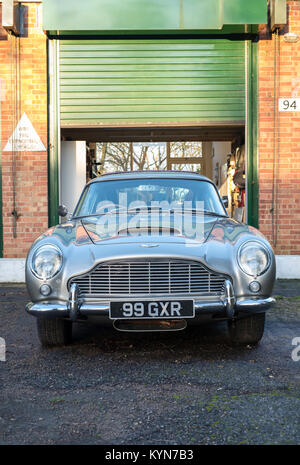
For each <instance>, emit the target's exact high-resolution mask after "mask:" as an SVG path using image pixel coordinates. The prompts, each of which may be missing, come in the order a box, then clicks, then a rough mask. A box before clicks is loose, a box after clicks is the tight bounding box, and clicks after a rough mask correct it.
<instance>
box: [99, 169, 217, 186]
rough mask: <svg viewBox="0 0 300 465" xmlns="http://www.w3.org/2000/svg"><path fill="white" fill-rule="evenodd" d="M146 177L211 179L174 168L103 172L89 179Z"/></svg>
mask: <svg viewBox="0 0 300 465" xmlns="http://www.w3.org/2000/svg"><path fill="white" fill-rule="evenodd" d="M130 178H131V179H136V178H140V179H143V178H144V179H147V178H149V179H150V178H185V179H196V180H197V181H209V182H213V181H212V180H211V179H209V178H207V177H205V176H203V175H202V174H199V173H195V172H194V171H174V170H141V171H116V172H113V173H105V174H102V175H101V176H99V177H97V178H94V179H92V180H91V181H90V183H93V182H101V181H111V180H113V181H115V180H117V179H130Z"/></svg>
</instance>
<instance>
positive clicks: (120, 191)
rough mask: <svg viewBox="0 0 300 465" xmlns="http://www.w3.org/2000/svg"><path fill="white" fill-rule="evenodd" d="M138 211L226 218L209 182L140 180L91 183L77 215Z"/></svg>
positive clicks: (166, 179)
mask: <svg viewBox="0 0 300 465" xmlns="http://www.w3.org/2000/svg"><path fill="white" fill-rule="evenodd" d="M137 209H149V210H150V209H151V210H152V209H154V210H157V209H159V210H177V209H184V210H189V211H190V210H193V211H198V210H199V211H206V212H207V213H215V214H217V215H222V216H225V215H226V211H225V209H224V207H223V204H222V202H221V200H220V197H219V195H218V193H217V190H216V188H215V187H214V185H213V184H211V183H210V182H208V181H205V180H193V179H178V178H177V179H175V178H156V179H151V178H138V179H118V180H115V181H114V180H113V181H111V180H110V181H101V182H94V183H92V184H89V185H88V186H87V187H86V188H85V190H84V192H83V195H82V197H81V199H80V201H79V204H78V206H77V208H76V210H75V212H74V216H75V217H77V216H80V217H81V216H88V215H98V214H104V213H108V212H116V211H118V212H122V211H126V212H128V211H135V210H137Z"/></svg>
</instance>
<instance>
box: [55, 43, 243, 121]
mask: <svg viewBox="0 0 300 465" xmlns="http://www.w3.org/2000/svg"><path fill="white" fill-rule="evenodd" d="M59 76H60V84H59V85H60V114H61V125H62V127H66V126H73V127H92V126H96V125H109V126H110V125H111V126H116V125H126V123H128V124H129V123H130V124H132V123H134V124H137V125H145V124H149V123H153V124H158V125H159V124H162V125H163V124H166V123H181V122H182V123H188V122H190V123H192V124H197V123H199V124H201V125H203V124H205V123H208V124H209V125H211V124H213V123H226V124H227V123H231V122H232V123H235V124H236V123H243V122H244V120H245V42H243V41H230V40H227V39H206V40H203V39H188V40H186V39H180V40H171V39H169V40H165V39H164V40H61V41H60V50H59Z"/></svg>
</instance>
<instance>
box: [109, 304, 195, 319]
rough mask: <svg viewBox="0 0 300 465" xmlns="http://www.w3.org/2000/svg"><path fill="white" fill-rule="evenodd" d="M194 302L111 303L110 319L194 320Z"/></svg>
mask: <svg viewBox="0 0 300 465" xmlns="http://www.w3.org/2000/svg"><path fill="white" fill-rule="evenodd" d="M194 316H195V311H194V301H193V300H147V301H140V302H136V301H127V302H111V303H110V312H109V317H110V318H111V319H114V320H115V319H122V318H129V319H141V318H150V319H152V318H159V319H168V318H171V319H174V318H194Z"/></svg>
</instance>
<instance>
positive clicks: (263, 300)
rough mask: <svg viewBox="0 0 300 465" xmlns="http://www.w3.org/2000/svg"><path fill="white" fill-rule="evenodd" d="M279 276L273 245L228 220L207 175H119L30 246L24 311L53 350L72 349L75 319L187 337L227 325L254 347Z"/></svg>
mask: <svg viewBox="0 0 300 465" xmlns="http://www.w3.org/2000/svg"><path fill="white" fill-rule="evenodd" d="M59 214H60V215H61V216H66V215H67V214H68V213H67V210H66V208H65V207H64V206H60V207H59ZM274 280H275V258H274V254H273V251H272V248H271V246H270V244H269V243H268V241H267V240H266V238H265V237H264V236H263V235H262V234H261V233H260V232H259V231H258V230H257V229H255V228H253V227H251V226H248V225H246V224H243V223H239V222H237V221H235V220H233V219H231V218H229V216H228V214H227V211H226V208H225V202H223V201H222V199H221V197H220V195H219V193H218V190H217V188H216V187H215V185H214V183H213V182H212V181H210V180H209V179H207V178H205V177H204V176H201V175H199V174H195V173H189V172H174V171H161V172H160V171H155V172H147V171H143V172H130V173H113V174H109V175H104V176H101V177H100V178H96V179H94V180H92V181H91V182H90V183H88V184H87V185H86V186H85V188H84V190H83V192H82V195H81V197H80V199H79V202H78V204H77V206H76V208H75V211H74V213H73V215H72V216H71V217H70V218H69V219H67V220H65V222H62V224H59V225H57V226H54V227H52V228H50V229H49V230H48V231H46V232H45V233H44V234H42V235H41V236H40V237H39V238H38V239H37V240H36V241H35V242H34V244H33V245H32V247H31V249H30V251H29V253H28V256H27V261H26V282H27V288H28V292H29V295H30V297H31V302H30V303H28V304H27V306H26V310H27V312H28V313H30V314H31V315H34V316H35V317H36V318H37V328H38V334H39V338H40V341H41V343H42V345H45V346H50V345H60V344H67V343H69V342H70V341H71V336H72V323H73V322H75V321H77V322H80V321H82V322H84V321H89V322H94V323H96V324H103V325H104V324H106V325H107V324H109V325H112V326H113V327H114V328H115V329H116V330H119V331H179V330H184V329H185V328H186V326H187V325H190V324H195V323H201V322H217V321H220V320H226V321H227V322H228V330H229V337H230V341H231V342H232V344H256V343H258V342H259V340H260V339H261V337H262V335H263V331H264V324H265V312H266V310H267V309H268V308H270V307H271V306H272V304H273V303H274V302H275V300H274V298H273V297H271V294H272V289H273V284H274Z"/></svg>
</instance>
